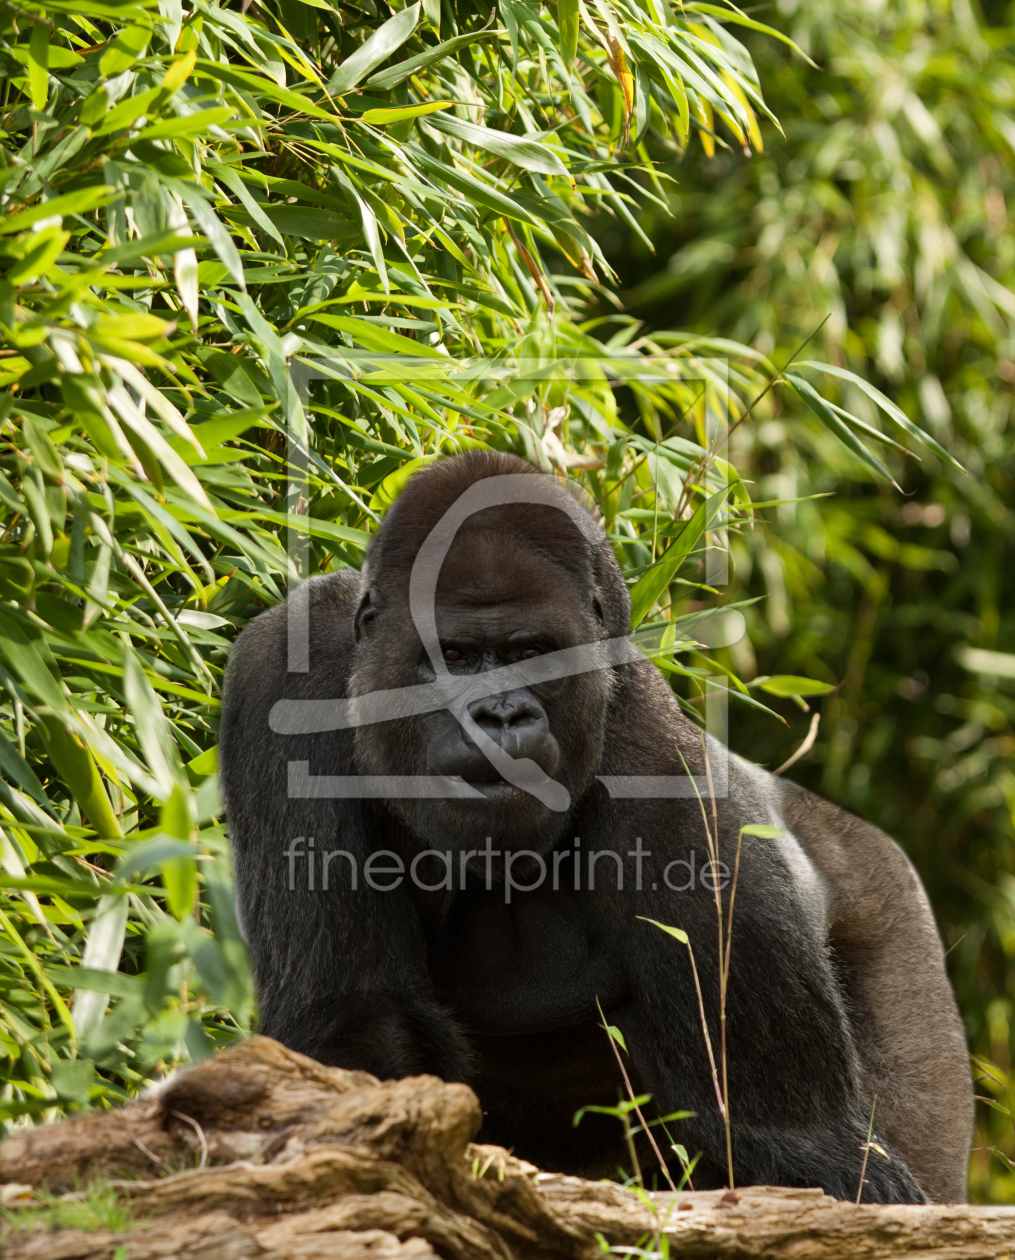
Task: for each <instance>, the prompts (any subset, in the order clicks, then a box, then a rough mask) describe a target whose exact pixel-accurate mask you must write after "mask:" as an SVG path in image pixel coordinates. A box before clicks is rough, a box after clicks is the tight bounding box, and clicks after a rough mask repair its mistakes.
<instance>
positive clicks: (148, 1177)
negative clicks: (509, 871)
mask: <svg viewBox="0 0 1015 1260" xmlns="http://www.w3.org/2000/svg"><path fill="white" fill-rule="evenodd" d="M480 1120H481V1115H480V1111H479V1106H478V1103H477V1101H476V1098H475V1095H473V1094H472V1092H471V1091H470V1090H468V1089H467V1088H466V1087H465V1086H463V1085H449V1084H447V1083H445V1082H443V1081H439V1080H436V1079H435V1078H433V1077H417V1078H410V1079H408V1080H403V1081H387V1082H383V1083H382V1082H380V1081H377V1080H375V1079H374V1078H373V1077H371V1076H368V1075H366V1074H365V1073H358V1072H343V1071H340V1070H338V1069H335V1068H326V1067H322V1066H321V1065H320V1064H318V1063H314V1062H313V1061H312V1060H310V1059H307V1058H305V1057H304V1056H302V1055H298V1054H294V1053H292V1052H291V1051H288V1050H285V1049H284V1048H283V1047H282V1046H280V1045H278V1044H277V1043H276V1042H273V1041H269V1040H267V1039H266V1038H263V1037H252V1038H250V1039H249V1040H247V1041H245V1042H243V1043H242V1044H240V1045H238V1046H236V1047H234V1048H232V1049H230V1050H228V1051H224V1052H223V1053H221V1054H219V1055H216V1056H214V1057H213V1058H211V1059H209V1060H207V1061H206V1062H204V1063H201V1064H198V1065H197V1066H195V1067H193V1068H191V1069H188V1070H187V1071H185V1072H181V1073H179V1074H178V1075H176V1076H175V1077H173V1078H172V1079H171V1080H170V1081H169V1082H167V1083H166V1084H165V1085H164V1086H163V1087H162V1088H161V1089H160V1090H159V1091H158V1092H157V1093H156V1094H155V1095H153V1096H152V1097H149V1098H147V1099H145V1100H143V1101H141V1102H138V1103H134V1104H132V1105H130V1106H127V1107H124V1108H122V1109H121V1110H120V1111H117V1112H112V1113H109V1112H106V1113H92V1114H90V1115H86V1116H82V1117H79V1118H77V1119H74V1120H70V1121H66V1122H64V1123H63V1124H57V1125H52V1126H49V1127H45V1128H36V1129H25V1130H23V1131H21V1132H19V1133H17V1134H15V1135H14V1136H12V1137H10V1138H8V1139H7V1140H6V1141H4V1142H3V1143H0V1183H7V1190H6V1193H4V1194H3V1196H2V1197H3V1201H4V1202H7V1201H8V1200H10V1201H12V1202H14V1203H15V1204H17V1203H22V1202H25V1201H26V1199H27V1200H28V1201H29V1202H30V1201H31V1200H30V1198H29V1196H30V1193H31V1190H30V1189H29V1188H30V1187H35V1188H36V1189H41V1188H43V1187H47V1186H48V1187H49V1188H50V1189H54V1190H58V1189H60V1188H66V1187H69V1186H71V1185H73V1184H75V1183H77V1184H83V1183H84V1182H85V1181H87V1180H88V1179H89V1178H92V1177H96V1176H101V1177H104V1178H111V1179H112V1184H113V1188H114V1189H115V1190H116V1191H117V1192H118V1193H119V1194H121V1195H122V1196H123V1197H124V1199H125V1200H128V1201H129V1203H130V1205H131V1208H132V1211H133V1214H134V1217H135V1219H136V1224H135V1225H134V1226H133V1227H132V1228H130V1229H129V1230H126V1231H124V1232H123V1233H119V1234H115V1233H112V1232H109V1231H96V1232H85V1231H82V1230H77V1229H57V1230H50V1229H39V1228H37V1229H32V1230H20V1231H19V1230H18V1229H17V1228H16V1226H15V1227H8V1228H7V1229H6V1232H5V1235H4V1236H3V1239H2V1243H3V1255H4V1260H112V1258H113V1256H114V1255H115V1253H116V1251H117V1248H119V1247H121V1246H124V1247H126V1248H127V1249H128V1254H129V1256H130V1260H170V1258H171V1257H175V1258H178V1260H423V1258H424V1257H427V1256H441V1257H445V1258H446V1260H593V1257H594V1256H596V1255H599V1254H601V1250H600V1245H599V1242H598V1241H597V1240H598V1239H604V1240H605V1241H607V1242H608V1243H610V1244H613V1245H616V1246H626V1247H633V1246H639V1247H642V1248H645V1249H647V1250H648V1251H652V1250H654V1249H658V1248H659V1247H660V1246H661V1242H662V1238H663V1235H665V1236H666V1237H667V1238H668V1239H669V1246H670V1251H671V1254H673V1255H681V1256H686V1257H688V1258H689V1260H705V1258H706V1257H708V1258H709V1260H848V1258H850V1257H856V1258H857V1260H903V1258H905V1260H925V1258H926V1260H929V1258H930V1257H932V1256H933V1257H940V1258H941V1260H1002V1257H1004V1258H1006V1260H1011V1258H1015V1208H1003V1207H996V1208H995V1207H970V1206H967V1205H963V1204H960V1205H937V1206H931V1207H877V1206H863V1207H856V1206H854V1205H853V1204H851V1203H841V1202H838V1201H836V1200H834V1199H830V1198H828V1197H827V1196H826V1195H824V1194H823V1193H822V1192H821V1191H820V1190H788V1189H782V1188H773V1187H764V1186H760V1187H759V1186H754V1187H748V1188H746V1189H743V1190H740V1191H737V1192H736V1193H734V1194H730V1193H726V1194H724V1193H723V1192H721V1191H706V1192H699V1193H694V1192H688V1193H684V1194H681V1195H678V1196H673V1195H668V1194H667V1195H663V1194H657V1195H649V1196H646V1197H645V1198H644V1199H643V1198H641V1197H639V1196H637V1195H635V1194H633V1193H631V1192H630V1191H627V1190H624V1189H622V1188H621V1187H620V1186H616V1185H612V1184H609V1183H603V1182H589V1181H583V1180H581V1179H580V1178H577V1177H565V1176H560V1175H556V1174H551V1173H541V1172H540V1171H539V1170H538V1169H536V1168H534V1167H533V1166H532V1165H531V1164H527V1163H525V1162H524V1161H522V1160H519V1159H516V1158H514V1156H512V1155H511V1154H510V1153H509V1152H507V1151H504V1150H501V1149H500V1148H498V1147H489V1146H477V1145H474V1144H472V1143H471V1141H470V1139H471V1138H472V1137H473V1136H474V1135H475V1133H476V1132H477V1130H478V1128H479V1124H480ZM138 1174H141V1175H142V1176H143V1177H144V1178H145V1179H139V1177H138ZM16 1183H20V1187H21V1188H20V1189H19V1186H18V1184H16ZM78 1197H80V1196H78Z"/></svg>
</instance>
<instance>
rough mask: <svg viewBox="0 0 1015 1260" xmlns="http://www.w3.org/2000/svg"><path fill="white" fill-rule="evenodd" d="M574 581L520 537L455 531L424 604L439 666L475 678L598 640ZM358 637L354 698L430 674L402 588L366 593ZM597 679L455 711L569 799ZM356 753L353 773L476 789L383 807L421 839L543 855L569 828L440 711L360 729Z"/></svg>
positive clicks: (595, 743) (584, 771)
mask: <svg viewBox="0 0 1015 1260" xmlns="http://www.w3.org/2000/svg"><path fill="white" fill-rule="evenodd" d="M581 585H582V584H581V583H580V582H579V581H577V580H576V579H575V577H574V576H573V575H572V574H571V573H569V572H568V571H567V570H566V569H565V568H563V567H562V566H561V565H559V564H556V563H554V561H553V560H552V559H550V558H548V557H547V556H546V555H545V554H543V553H541V552H540V550H539V549H538V547H536V546H533V545H532V544H531V543H528V542H526V541H524V540H519V539H517V538H513V537H511V536H510V535H505V534H503V533H500V532H498V531H494V530H483V529H473V530H470V531H468V532H464V533H463V535H462V536H461V537H460V538H459V539H458V540H456V542H455V544H454V546H453V547H452V549H451V552H450V553H449V555H448V558H447V560H446V561H445V563H444V566H443V568H442V570H441V576H440V581H439V584H438V588H437V597H436V601H435V611H436V621H437V632H438V636H439V639H440V649H441V654H442V657H443V662H444V666H445V667H446V669H447V670H448V672H449V673H451V674H455V675H469V674H479V673H481V672H484V671H487V670H491V669H497V668H500V667H502V666H505V665H512V664H515V663H516V662H519V661H526V660H533V659H534V658H536V657H539V656H541V655H543V654H545V653H548V652H554V651H557V650H559V649H562V648H568V647H575V646H578V645H580V644H586V643H593V642H596V641H597V640H599V639H601V638H603V636H604V628H603V622H602V615H601V612H600V611H599V604H598V601H597V599H596V598H595V592H594V591H593V590H592V589H590V588H589V586H586V588H585V589H584V590H583V589H581ZM399 594H401V595H403V598H399V597H398V596H399ZM359 634H360V643H359V647H358V649H357V652H358V655H357V667H356V670H355V672H354V674H353V680H352V690H353V692H354V693H355V694H363V693H365V692H368V691H373V690H378V689H386V688H392V687H398V686H406V685H408V686H411V685H413V684H416V685H419V684H420V683H428V682H432V681H433V680H434V678H435V676H436V671H435V669H434V666H433V664H432V662H431V661H430V658H429V657H428V655H427V653H426V651H425V650H424V647H423V644H422V643H421V641H420V638H419V635H418V634H417V632H416V629H415V627H414V626H413V623H412V620H411V617H410V616H409V612H408V606H407V600H406V599H405V598H404V592H378V591H376V590H372V591H371V593H370V595H369V596H368V597H367V599H366V600H365V602H364V606H363V609H361V615H360V618H359ZM610 684H611V675H610V673H609V671H602V670H599V671H594V672H590V673H584V674H578V675H574V676H571V677H566V678H561V679H555V680H553V681H550V682H546V683H540V684H535V685H531V686H520V687H516V688H514V689H512V690H509V691H505V692H501V693H499V694H494V695H488V696H484V697H480V698H477V699H475V700H472V701H471V702H470V703H468V705H467V710H468V713H469V715H470V717H471V718H472V720H473V721H474V722H475V723H476V724H477V725H478V727H479V728H480V729H481V731H482V732H484V733H485V734H486V735H487V736H488V737H489V738H490V739H491V740H493V741H494V742H495V743H496V744H497V745H499V747H500V748H501V749H503V750H504V752H506V753H508V754H509V755H510V756H511V757H512V758H514V759H516V760H517V759H523V758H524V759H528V760H530V761H532V762H534V763H535V764H536V765H537V766H538V767H540V769H541V770H542V771H544V772H545V774H546V775H548V776H549V777H551V778H553V779H555V780H556V781H557V782H558V783H561V784H563V785H564V786H565V787H566V788H567V790H568V792H569V793H570V795H571V798H572V800H573V801H574V800H577V798H578V797H579V796H580V795H581V794H582V793H583V792H584V791H585V790H586V789H587V788H588V787H589V786H590V784H591V783H592V781H593V778H594V776H595V773H596V771H597V769H598V767H599V764H600V761H601V760H602V753H603V735H604V729H605V721H606V709H607V705H608V702H609V695H610ZM356 757H357V761H358V763H359V766H360V769H361V771H362V773H364V774H371V775H381V774H383V775H410V774H411V775H431V776H437V775H442V776H447V777H450V778H457V779H461V780H463V781H464V782H465V783H467V784H469V785H470V786H471V787H473V788H474V789H475V790H476V792H477V793H478V796H477V797H476V798H474V799H468V800H455V799H452V800H398V799H394V800H392V801H390V803H389V805H390V808H391V809H393V810H394V811H395V812H396V813H397V814H398V815H399V817H401V818H402V820H403V821H404V822H406V823H407V824H408V825H409V827H410V828H411V829H412V830H413V832H414V833H415V834H416V835H418V836H419V838H420V840H421V841H422V842H423V844H422V845H421V847H433V848H438V849H441V850H445V849H447V848H449V847H451V848H453V849H456V850H463V849H464V850H470V849H482V848H483V847H484V845H485V843H486V837H487V836H491V837H492V839H493V843H494V846H495V847H497V848H501V849H508V850H511V849H534V850H536V851H537V852H546V851H548V850H549V849H550V848H551V847H552V845H553V843H554V842H555V840H556V839H557V838H558V837H559V836H560V835H561V833H562V832H563V830H564V829H565V827H566V826H567V823H568V818H569V811H568V812H563V813H562V812H557V811H554V810H551V809H549V808H548V807H547V806H546V805H544V804H542V803H541V802H540V801H539V800H538V799H537V798H536V797H535V796H533V795H532V794H531V793H529V792H528V791H526V790H525V789H523V788H520V787H516V786H513V785H512V784H510V783H508V782H506V781H505V780H504V779H503V778H502V777H501V775H500V773H499V772H498V770H497V769H496V768H495V766H494V765H493V764H492V763H491V761H490V760H489V759H488V757H487V756H486V755H485V753H484V752H483V751H482V749H481V748H480V747H479V746H478V745H477V743H476V741H475V740H474V739H473V738H472V737H471V736H470V734H469V733H468V731H467V730H465V729H464V728H463V726H462V724H461V723H460V722H459V721H458V720H457V718H456V717H455V716H454V715H453V714H452V713H451V712H449V711H448V710H447V709H438V710H437V711H435V712H431V713H427V714H424V715H422V716H420V717H416V718H403V719H399V720H396V721H392V722H385V723H380V724H377V725H372V726H364V727H360V728H359V729H358V730H357V733H356Z"/></svg>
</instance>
